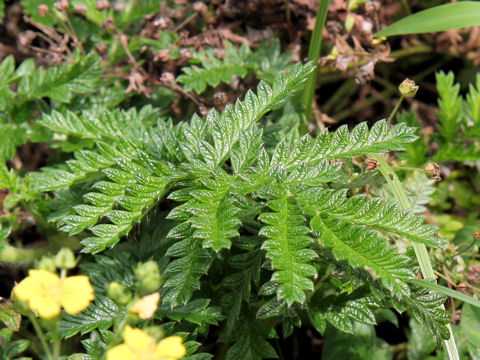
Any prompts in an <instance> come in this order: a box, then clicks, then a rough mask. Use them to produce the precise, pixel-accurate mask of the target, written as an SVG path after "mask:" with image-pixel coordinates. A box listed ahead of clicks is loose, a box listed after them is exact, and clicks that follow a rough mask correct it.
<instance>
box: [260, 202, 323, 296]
mask: <svg viewBox="0 0 480 360" xmlns="http://www.w3.org/2000/svg"><path fill="white" fill-rule="evenodd" d="M292 200H293V199H291V198H289V196H288V195H287V194H284V195H283V196H282V197H280V198H279V199H276V200H270V201H269V202H267V206H268V207H269V208H270V209H271V210H273V212H266V213H262V214H261V215H260V216H259V219H260V220H261V221H262V222H264V223H266V224H267V226H264V227H263V228H262V229H261V230H260V235H263V236H265V237H267V240H266V241H265V242H264V243H263V245H262V249H263V250H265V251H266V255H267V258H269V259H270V260H271V261H272V266H273V268H274V269H275V273H274V274H273V276H272V280H273V281H276V282H278V283H280V286H279V288H278V293H277V294H278V298H279V299H284V300H286V301H287V302H288V303H289V304H292V303H294V302H298V303H303V302H304V301H305V298H306V294H305V291H306V290H313V281H312V278H313V276H315V275H316V273H317V272H316V270H315V268H314V267H313V266H312V265H310V264H309V262H310V261H312V260H313V259H315V258H317V254H316V253H315V251H313V250H312V249H309V246H310V244H311V242H312V239H311V238H310V237H309V236H308V233H309V229H308V228H307V227H306V226H305V225H304V223H305V219H304V217H303V216H302V213H301V210H300V207H299V206H298V205H295V204H294V203H293V202H292Z"/></svg>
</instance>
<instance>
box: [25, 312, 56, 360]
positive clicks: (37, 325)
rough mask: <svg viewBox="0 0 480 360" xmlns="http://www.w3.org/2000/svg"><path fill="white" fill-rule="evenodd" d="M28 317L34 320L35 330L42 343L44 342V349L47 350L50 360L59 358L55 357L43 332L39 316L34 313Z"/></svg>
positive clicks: (46, 353)
mask: <svg viewBox="0 0 480 360" xmlns="http://www.w3.org/2000/svg"><path fill="white" fill-rule="evenodd" d="M28 317H29V319H30V321H31V322H32V325H33V328H34V329H35V332H36V333H37V336H38V338H39V339H40V343H41V344H42V347H43V351H45V355H47V358H48V359H49V360H57V359H55V358H54V357H53V355H52V352H51V351H50V347H49V346H48V344H47V340H45V334H44V333H43V330H42V328H41V327H40V324H39V323H38V321H37V318H36V317H35V316H33V315H29V316H28Z"/></svg>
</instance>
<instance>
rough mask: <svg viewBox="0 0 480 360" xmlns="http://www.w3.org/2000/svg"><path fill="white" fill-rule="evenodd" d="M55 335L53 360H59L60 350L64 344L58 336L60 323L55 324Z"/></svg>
mask: <svg viewBox="0 0 480 360" xmlns="http://www.w3.org/2000/svg"><path fill="white" fill-rule="evenodd" d="M52 334H53V339H52V340H53V359H54V360H58V358H59V357H60V349H61V346H62V343H61V342H60V336H59V335H58V321H57V322H56V324H55V328H54V330H53V332H52Z"/></svg>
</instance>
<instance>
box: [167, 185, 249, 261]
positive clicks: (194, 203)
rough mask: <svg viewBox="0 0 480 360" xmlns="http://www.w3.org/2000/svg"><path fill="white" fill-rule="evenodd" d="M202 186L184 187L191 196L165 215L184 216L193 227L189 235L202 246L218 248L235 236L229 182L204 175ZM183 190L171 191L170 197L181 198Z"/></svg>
mask: <svg viewBox="0 0 480 360" xmlns="http://www.w3.org/2000/svg"><path fill="white" fill-rule="evenodd" d="M203 183H204V184H205V187H206V188H203V187H202V188H193V189H188V197H190V198H191V200H189V201H187V202H186V203H184V204H182V205H180V206H178V207H176V208H175V209H174V210H173V211H172V212H170V214H169V216H168V218H169V219H178V220H181V219H188V223H190V224H191V226H192V228H194V229H195V231H194V233H193V237H194V238H196V239H199V240H201V241H202V246H203V247H204V248H212V249H213V250H214V251H220V250H221V249H223V248H227V249H228V248H230V245H231V238H233V237H235V236H238V235H239V234H238V228H239V226H240V220H239V219H238V217H237V216H236V214H237V212H238V211H239V209H238V208H237V207H236V206H235V205H234V198H233V197H232V196H231V194H230V192H229V190H230V186H229V185H227V184H225V183H222V182H220V181H215V180H207V179H204V180H203ZM184 195H185V190H181V191H178V192H173V193H172V194H170V196H169V198H170V199H176V200H178V201H182V200H185V197H184Z"/></svg>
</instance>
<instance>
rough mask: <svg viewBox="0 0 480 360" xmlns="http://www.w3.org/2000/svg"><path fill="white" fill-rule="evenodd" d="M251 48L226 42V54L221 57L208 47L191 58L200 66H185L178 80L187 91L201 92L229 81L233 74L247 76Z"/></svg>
mask: <svg viewBox="0 0 480 360" xmlns="http://www.w3.org/2000/svg"><path fill="white" fill-rule="evenodd" d="M249 53H250V48H249V47H248V46H247V45H246V44H242V46H240V48H238V49H237V48H236V47H235V46H234V45H233V44H232V43H230V42H228V41H227V42H226V46H225V56H224V57H223V59H219V58H218V57H217V56H216V54H215V50H214V49H207V50H206V51H203V52H201V53H195V54H194V55H193V57H192V59H191V60H190V62H192V63H198V64H199V65H200V66H196V65H193V66H190V67H184V68H183V69H182V71H183V72H184V74H182V75H180V76H179V77H178V78H177V80H178V82H180V83H182V84H183V85H184V88H185V90H186V91H191V90H193V91H195V92H196V93H197V94H200V93H202V92H204V91H205V89H206V88H207V86H208V85H209V86H213V87H216V86H217V85H218V84H220V83H221V82H223V83H229V82H231V81H232V79H233V76H239V77H245V76H246V75H247V73H248V70H249V68H250V67H251V65H250V64H249V62H248V56H249Z"/></svg>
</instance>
